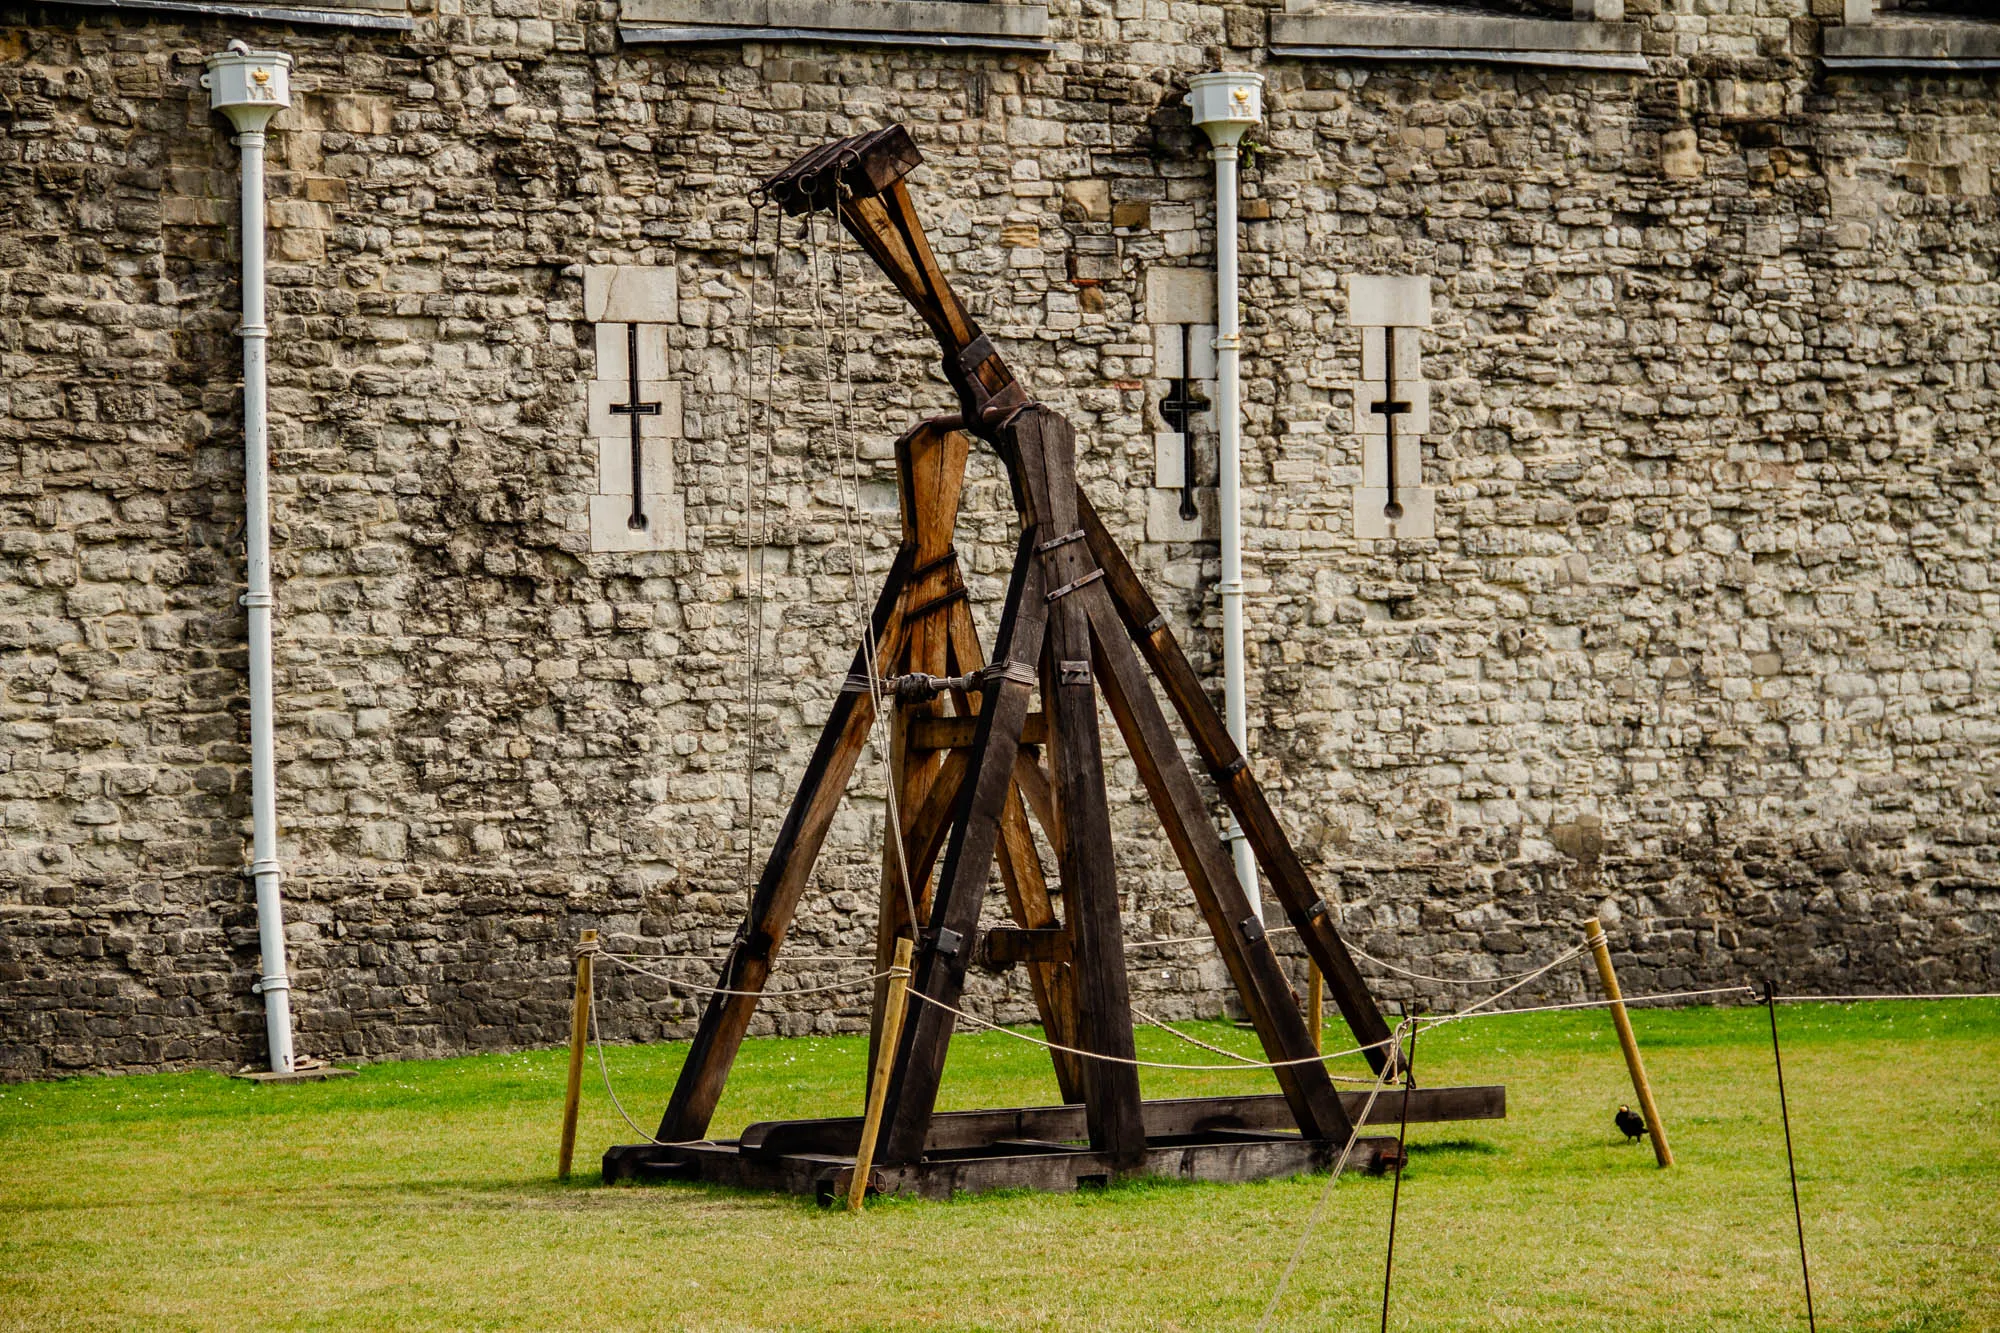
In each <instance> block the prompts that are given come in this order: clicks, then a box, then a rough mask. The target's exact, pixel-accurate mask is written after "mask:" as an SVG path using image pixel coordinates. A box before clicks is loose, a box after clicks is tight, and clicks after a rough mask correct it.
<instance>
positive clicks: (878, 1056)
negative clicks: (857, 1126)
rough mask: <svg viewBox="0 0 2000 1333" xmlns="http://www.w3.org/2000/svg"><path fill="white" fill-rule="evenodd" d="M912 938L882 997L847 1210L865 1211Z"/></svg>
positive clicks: (906, 992)
mask: <svg viewBox="0 0 2000 1333" xmlns="http://www.w3.org/2000/svg"><path fill="white" fill-rule="evenodd" d="M910 951H911V940H910V937H909V936H907V935H905V936H903V937H902V938H901V939H899V940H897V941H896V961H895V963H894V964H893V966H892V968H891V973H892V975H891V976H890V977H889V993H888V994H887V995H885V996H883V997H882V1040H881V1042H880V1043H879V1044H878V1045H877V1046H876V1047H875V1076H874V1077H873V1078H872V1079H870V1080H869V1082H868V1114H867V1116H866V1117H864V1118H863V1120H862V1122H861V1146H860V1147H859V1148H857V1149H856V1150H855V1153H854V1179H853V1181H852V1182H850V1183H849V1184H848V1186H847V1209H848V1211H849V1212H855V1213H858V1212H860V1211H861V1203H862V1200H864V1199H866V1198H867V1197H868V1173H869V1172H870V1171H872V1170H873V1169H874V1167H875V1138H876V1136H877V1135H878V1134H880V1133H881V1132H882V1105H883V1103H884V1102H886V1101H887V1100H888V1098H889V1075H890V1073H891V1072H892V1071H893V1070H894V1069H895V1067H896V1047H897V1046H898V1045H900V1044H901V1042H902V1037H903V1012H904V1010H905V1008H906V1007H907V1006H908V1005H909V1002H910Z"/></svg>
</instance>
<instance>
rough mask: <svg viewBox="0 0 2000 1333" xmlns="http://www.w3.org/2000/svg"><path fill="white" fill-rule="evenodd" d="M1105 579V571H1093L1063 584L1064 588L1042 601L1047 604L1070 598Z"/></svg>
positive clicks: (1049, 594)
mask: <svg viewBox="0 0 2000 1333" xmlns="http://www.w3.org/2000/svg"><path fill="white" fill-rule="evenodd" d="M1103 577H1104V571H1103V570H1101V569H1093V570H1091V571H1090V572H1089V573H1088V574H1085V575H1084V576H1083V577H1082V578H1079V579H1071V580H1070V581H1069V582H1068V583H1065V584H1063V586H1062V587H1060V588H1057V589H1056V590H1055V591H1054V592H1052V593H1048V594H1047V595H1045V596H1044V597H1043V598H1042V600H1043V601H1045V602H1050V603H1053V602H1055V601H1056V600H1057V599H1059V598H1063V597H1067V596H1069V595H1070V594H1071V593H1073V592H1075V591H1076V590H1077V589H1078V588H1081V587H1084V586H1086V585H1088V584H1092V583H1095V582H1097V581H1098V580H1099V579H1101V578H1103Z"/></svg>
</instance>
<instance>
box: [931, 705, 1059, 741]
mask: <svg viewBox="0 0 2000 1333" xmlns="http://www.w3.org/2000/svg"><path fill="white" fill-rule="evenodd" d="M978 725H979V724H978V720H977V719H976V718H971V717H922V718H912V719H911V721H910V748H911V749H913V750H963V749H965V748H967V747H968V746H970V745H971V744H972V734H973V732H974V731H975V730H976V729H977V728H978ZM1048 739H1049V720H1048V716H1047V715H1046V714H1043V713H1030V714H1028V720H1027V721H1026V722H1024V723H1022V724H1021V744H1023V745H1043V744H1046V743H1047V742H1048Z"/></svg>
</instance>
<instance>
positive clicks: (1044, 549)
mask: <svg viewBox="0 0 2000 1333" xmlns="http://www.w3.org/2000/svg"><path fill="white" fill-rule="evenodd" d="M1083 538H1084V531H1083V529H1082V528H1078V529H1077V530H1076V531H1075V532H1065V533H1064V534H1063V535H1062V536H1060V537H1051V538H1049V539H1048V540H1047V541H1045V542H1042V543H1041V544H1039V545H1038V546H1036V547H1035V553H1036V554H1037V555H1047V554H1048V553H1049V552H1050V551H1053V550H1055V549H1056V548H1057V547H1058V546H1067V545H1069V544H1070V543H1071V542H1080V541H1082V540H1083Z"/></svg>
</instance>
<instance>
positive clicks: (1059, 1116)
mask: <svg viewBox="0 0 2000 1333" xmlns="http://www.w3.org/2000/svg"><path fill="white" fill-rule="evenodd" d="M1401 1101H1402V1093H1401V1091H1400V1090H1397V1089H1391V1090H1390V1091H1387V1092H1384V1093H1383V1095H1382V1096H1380V1097H1379V1098H1377V1099H1376V1102H1375V1108H1374V1111H1373V1112H1372V1113H1371V1114H1370V1115H1369V1117H1368V1119H1367V1121H1366V1122H1364V1123H1366V1124H1370V1125H1383V1124H1394V1123H1396V1118H1397V1111H1398V1109H1399V1107H1400V1103H1401ZM1340 1102H1341V1107H1342V1109H1343V1110H1344V1111H1345V1112H1346V1114H1347V1117H1348V1119H1349V1121H1355V1120H1359V1119H1360V1117H1361V1112H1362V1109H1363V1108H1364V1107H1366V1106H1367V1104H1368V1093H1367V1090H1366V1089H1354V1088H1343V1089H1341V1091H1340ZM1140 1109H1141V1110H1142V1111H1143V1112H1144V1114H1145V1117H1146V1135H1147V1137H1148V1138H1154V1139H1157V1138H1161V1137H1164V1136H1167V1135H1174V1134H1193V1133H1199V1132H1203V1131H1207V1130H1214V1129H1254V1130H1285V1129H1290V1128H1292V1126H1293V1124H1294V1123H1295V1122H1294V1121H1293V1119H1292V1112H1291V1107H1290V1106H1289V1105H1288V1104H1287V1103H1286V1101H1285V1098H1284V1095H1283V1094H1282V1093H1275V1092H1262V1093H1250V1094H1243V1095H1238V1096H1230V1097H1173V1098H1161V1099H1159V1100H1156V1101H1149V1102H1144V1103H1142V1104H1141V1108H1140ZM1506 1118H1507V1089H1506V1088H1504V1087H1502V1086H1500V1085H1498V1084H1490V1085H1472V1086H1468V1087H1461V1088H1417V1089H1415V1090H1413V1091H1412V1092H1411V1093H1410V1123H1412V1124H1443V1123H1449V1122H1456V1121H1470V1120H1504V1119H1506ZM1085 1132H1086V1130H1085V1126H1084V1116H1083V1108H1082V1107H1080V1106H1017V1107H1008V1108H1004V1109H996V1110H984V1111H939V1112H938V1113H937V1114H935V1115H933V1116H932V1117H931V1128H930V1136H929V1137H928V1138H927V1139H926V1140H925V1142H924V1151H925V1152H941V1151H944V1150H947V1149H953V1148H976V1147H979V1146H981V1145H983V1144H989V1143H993V1142H996V1141H998V1140H1001V1139H1045V1140H1049V1141H1051V1142H1057V1143H1074V1142H1077V1141H1079V1140H1081V1139H1083V1137H1084V1135H1085ZM860 1138H861V1117H860V1116H836V1117H831V1118H828V1119H824V1120H764V1121H760V1122H758V1123H757V1124H754V1125H751V1126H750V1127H749V1128H747V1129H745V1130H744V1131H743V1134H742V1137H741V1139H740V1140H739V1141H740V1143H741V1144H742V1147H743V1151H744V1152H764V1153H833V1154H836V1155H839V1154H843V1153H844V1154H846V1155H847V1156H850V1157H851V1156H853V1155H854V1150H855V1147H856V1146H857V1145H858V1144H859V1142H860Z"/></svg>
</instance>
